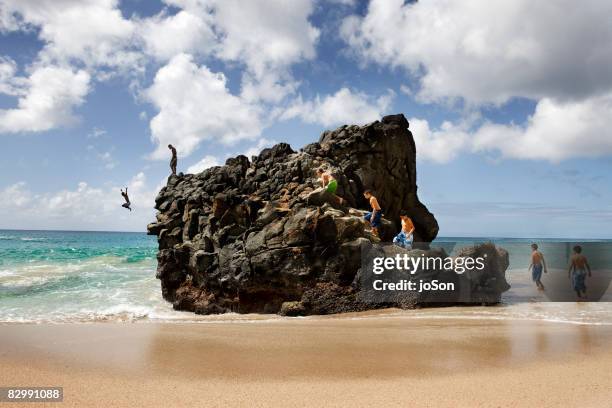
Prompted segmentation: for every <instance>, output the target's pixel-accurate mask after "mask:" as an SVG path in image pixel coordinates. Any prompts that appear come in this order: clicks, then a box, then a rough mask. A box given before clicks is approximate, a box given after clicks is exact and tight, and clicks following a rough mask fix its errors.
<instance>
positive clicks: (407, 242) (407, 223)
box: [393, 211, 414, 249]
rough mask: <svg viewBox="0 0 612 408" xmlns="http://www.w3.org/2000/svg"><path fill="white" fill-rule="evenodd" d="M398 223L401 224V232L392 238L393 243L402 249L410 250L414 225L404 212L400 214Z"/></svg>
mask: <svg viewBox="0 0 612 408" xmlns="http://www.w3.org/2000/svg"><path fill="white" fill-rule="evenodd" d="M400 221H401V222H402V230H401V231H400V232H399V234H397V235H396V236H395V238H393V243H394V244H395V245H397V246H400V247H402V248H406V249H412V240H413V234H414V224H413V223H412V220H411V219H410V217H409V216H408V213H406V212H405V211H403V212H402V213H401V214H400Z"/></svg>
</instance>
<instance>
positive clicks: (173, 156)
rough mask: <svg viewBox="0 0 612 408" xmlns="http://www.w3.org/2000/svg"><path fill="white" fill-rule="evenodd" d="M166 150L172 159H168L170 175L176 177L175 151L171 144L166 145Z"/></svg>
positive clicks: (176, 161) (176, 160) (176, 159)
mask: <svg viewBox="0 0 612 408" xmlns="http://www.w3.org/2000/svg"><path fill="white" fill-rule="evenodd" d="M168 149H170V151H171V152H172V159H170V169H171V170H172V175H173V176H176V165H177V163H178V158H177V156H176V149H175V148H174V146H172V145H171V144H169V145H168Z"/></svg>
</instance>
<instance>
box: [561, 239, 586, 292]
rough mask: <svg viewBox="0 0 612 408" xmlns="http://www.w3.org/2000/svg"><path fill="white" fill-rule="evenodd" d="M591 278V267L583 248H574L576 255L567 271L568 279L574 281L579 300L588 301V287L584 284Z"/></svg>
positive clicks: (578, 246)
mask: <svg viewBox="0 0 612 408" xmlns="http://www.w3.org/2000/svg"><path fill="white" fill-rule="evenodd" d="M587 271H588V275H589V278H590V277H591V266H590V265H589V261H588V260H587V258H586V256H584V255H582V247H581V246H580V245H576V246H575V247H574V255H572V257H571V258H570V266H569V270H568V271H567V277H568V278H570V279H571V280H572V287H573V288H574V291H575V292H576V294H577V295H578V300H584V299H586V285H585V283H584V281H585V279H586V277H587Z"/></svg>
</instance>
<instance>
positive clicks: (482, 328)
mask: <svg viewBox="0 0 612 408" xmlns="http://www.w3.org/2000/svg"><path fill="white" fill-rule="evenodd" d="M0 331H1V332H2V336H0V355H1V362H2V364H1V365H0V384H2V385H7V386H8V385H11V386H28V385H29V386H63V387H64V402H63V403H61V404H57V403H52V404H46V405H48V406H106V407H119V406H148V407H152V406H160V407H169V406H183V407H184V406H206V407H224V406H245V407H246V406H249V407H250V406H284V407H287V406H338V407H342V406H351V407H356V406H357V407H359V406H413V407H415V406H416V407H420V406H423V407H427V406H431V407H475V406H477V407H480V406H482V407H492V406H495V407H554V406H564V407H574V406H576V407H578V406H580V407H603V406H610V405H609V404H610V401H611V400H612V389H610V384H611V383H612V370H610V368H611V367H612V351H611V350H610V348H609V344H610V340H611V339H612V327H610V326H605V325H604V326H597V325H576V324H561V323H545V322H535V321H521V320H486V319H482V320H461V319H411V320H409V319H400V318H396V317H392V316H391V317H389V316H386V315H385V314H381V315H378V316H377V315H376V314H374V315H372V314H368V315H365V316H364V315H359V314H356V315H349V316H342V317H317V318H306V319H277V320H267V321H266V320H264V321H251V322H229V321H228V322H219V323H192V324H185V323H89V324H83V323H82V324H55V325H53V324H51V325H46V324H41V325H28V324H4V325H1V326H0ZM15 405H16V404H12V405H9V404H7V406H15ZM40 405H41V404H37V406H40ZM28 406H29V405H28Z"/></svg>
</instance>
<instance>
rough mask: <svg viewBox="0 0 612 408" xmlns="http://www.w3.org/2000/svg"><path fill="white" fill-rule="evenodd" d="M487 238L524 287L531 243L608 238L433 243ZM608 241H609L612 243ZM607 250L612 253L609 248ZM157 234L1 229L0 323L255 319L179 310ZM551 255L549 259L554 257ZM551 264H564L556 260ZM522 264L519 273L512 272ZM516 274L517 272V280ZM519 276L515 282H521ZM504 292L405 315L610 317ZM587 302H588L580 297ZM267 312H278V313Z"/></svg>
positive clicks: (547, 245)
mask: <svg viewBox="0 0 612 408" xmlns="http://www.w3.org/2000/svg"><path fill="white" fill-rule="evenodd" d="M487 241H492V242H494V243H497V244H502V246H504V247H505V248H506V249H508V250H509V252H510V254H511V256H510V267H509V270H508V272H507V275H508V276H510V277H515V279H510V281H511V284H513V282H512V280H514V281H515V282H517V285H523V286H525V287H528V286H529V282H528V279H527V278H528V275H527V273H526V268H527V265H528V257H529V245H528V244H530V243H531V242H533V241H535V242H538V243H539V244H540V245H541V246H542V247H543V250H544V251H545V253H551V254H553V253H555V252H557V253H559V259H565V257H566V256H567V253H566V252H567V250H568V249H567V248H569V246H568V245H569V244H568V245H558V244H555V243H559V242H570V241H571V242H576V243H585V244H587V243H593V244H590V245H594V246H598V245H599V246H600V245H606V248H607V245H609V243H610V242H612V240H597V239H565V238H564V239H561V238H500V237H439V238H437V239H436V240H435V241H434V244H435V243H438V244H440V245H441V246H445V245H444V244H445V243H452V242H458V243H461V245H470V244H471V243H472V242H473V243H479V242H487ZM611 248H612V246H611ZM608 253H609V254H610V255H608ZM156 254H157V241H156V239H155V237H153V236H148V235H146V233H144V232H114V231H56V230H54V231H44V230H0V323H7V322H24V323H26V322H27V323H32V322H35V323H41V322H52V323H62V322H95V321H126V322H135V321H196V322H210V321H219V320H223V319H231V320H240V321H250V320H253V319H255V320H260V319H261V318H260V317H257V318H255V317H253V316H248V315H247V316H237V315H222V316H196V315H194V314H192V313H186V312H178V311H175V310H173V309H172V305H171V304H170V303H168V302H166V301H165V300H164V299H163V298H162V296H161V289H160V283H159V281H158V280H157V279H156V278H155V270H156V267H157V260H156ZM551 262H554V261H551ZM558 263H559V264H558V265H551V267H558V268H563V267H565V265H563V264H562V262H558ZM593 263H594V264H596V266H597V265H600V266H602V267H603V266H607V265H611V264H612V251H607V250H606V251H600V250H598V251H596V253H595V254H594V255H593ZM517 271H519V272H517ZM519 278H520V279H519ZM518 282H520V283H518ZM516 299H517V298H516V297H513V295H509V296H507V297H506V299H505V300H504V302H503V304H502V305H501V306H500V307H488V308H480V307H479V308H473V307H455V308H445V309H442V310H441V309H439V308H436V309H421V310H418V311H402V312H401V313H402V314H403V315H405V316H406V317H417V318H418V317H426V316H427V317H436V316H438V315H439V316H442V317H447V318H448V317H457V318H534V319H544V320H546V319H552V320H553V321H557V320H559V321H563V322H568V323H579V324H612V313H610V312H611V311H612V308H611V307H610V306H609V305H610V304H609V303H589V304H588V306H585V307H587V308H589V310H591V313H588V314H584V308H582V309H581V311H580V313H575V312H574V311H572V310H571V307H570V306H568V305H567V304H562V305H559V304H546V303H539V304H538V305H539V307H538V308H537V310H536V309H534V308H533V307H532V305H529V304H518V303H519V302H517V301H516ZM585 305H587V304H585ZM266 318H271V319H276V318H278V317H276V316H267V317H266Z"/></svg>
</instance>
